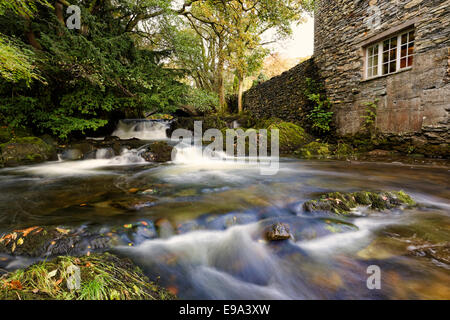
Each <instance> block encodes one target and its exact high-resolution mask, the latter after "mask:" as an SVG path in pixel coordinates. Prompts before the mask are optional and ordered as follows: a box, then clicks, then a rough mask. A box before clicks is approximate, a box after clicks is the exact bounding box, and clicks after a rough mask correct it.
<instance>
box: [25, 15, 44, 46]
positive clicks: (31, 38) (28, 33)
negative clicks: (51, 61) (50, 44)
mask: <svg viewBox="0 0 450 320" xmlns="http://www.w3.org/2000/svg"><path fill="white" fill-rule="evenodd" d="M25 19H26V20H27V22H26V28H27V29H26V31H25V35H26V37H27V39H28V43H29V44H30V45H32V46H33V48H35V49H36V50H42V46H41V45H40V43H39V42H38V41H37V40H36V36H35V35H34V32H33V30H32V29H31V18H30V17H26V18H25Z"/></svg>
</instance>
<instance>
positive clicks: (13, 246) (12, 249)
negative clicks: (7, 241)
mask: <svg viewBox="0 0 450 320" xmlns="http://www.w3.org/2000/svg"><path fill="white" fill-rule="evenodd" d="M14 251H16V243H15V242H13V244H12V247H11V252H12V253H13V252H14Z"/></svg>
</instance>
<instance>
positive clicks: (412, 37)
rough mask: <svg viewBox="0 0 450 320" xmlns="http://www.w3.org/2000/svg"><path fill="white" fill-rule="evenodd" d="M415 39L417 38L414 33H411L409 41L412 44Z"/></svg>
mask: <svg viewBox="0 0 450 320" xmlns="http://www.w3.org/2000/svg"><path fill="white" fill-rule="evenodd" d="M414 37H415V35H414V31H411V32H410V33H409V41H410V42H411V41H414Z"/></svg>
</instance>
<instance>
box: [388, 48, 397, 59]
mask: <svg viewBox="0 0 450 320" xmlns="http://www.w3.org/2000/svg"><path fill="white" fill-rule="evenodd" d="M396 58H397V50H395V49H393V50H391V51H390V54H389V60H391V61H392V60H395V59H396Z"/></svg>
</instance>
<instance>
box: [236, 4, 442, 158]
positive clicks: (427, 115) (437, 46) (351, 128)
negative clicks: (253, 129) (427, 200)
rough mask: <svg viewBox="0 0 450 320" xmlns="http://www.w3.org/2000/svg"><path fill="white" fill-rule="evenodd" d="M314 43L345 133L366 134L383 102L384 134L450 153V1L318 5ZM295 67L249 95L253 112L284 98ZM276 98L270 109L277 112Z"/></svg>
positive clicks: (341, 131)
mask: <svg viewBox="0 0 450 320" xmlns="http://www.w3.org/2000/svg"><path fill="white" fill-rule="evenodd" d="M314 46H315V49H314V56H313V58H312V60H313V63H314V64H315V66H316V67H317V70H318V76H319V77H320V78H321V79H322V80H323V82H324V85H325V88H326V92H327V95H328V97H329V98H330V99H331V101H332V102H333V108H334V110H333V111H334V114H335V122H336V126H337V133H338V134H339V135H341V136H344V135H354V134H356V133H358V132H361V131H362V130H363V128H364V121H365V120H364V115H365V114H366V111H365V110H366V108H367V106H366V104H367V103H376V104H377V116H376V127H377V129H378V130H379V131H380V132H381V133H383V134H384V135H386V136H388V137H392V138H394V137H395V139H399V140H400V142H402V143H405V142H406V143H408V144H410V145H411V146H412V147H413V148H417V150H422V149H423V150H427V153H430V152H431V153H432V152H436V153H437V154H444V155H448V151H449V142H450V141H449V122H448V121H449V120H448V114H449V111H450V0H409V1H408V0H370V1H369V0H317V8H316V13H315V40H314ZM308 63H311V61H309V62H308ZM296 68H297V70H298V69H299V68H298V67H296ZM294 69H295V68H294ZM294 69H292V70H289V71H288V72H287V73H286V74H284V75H282V76H280V77H276V78H273V79H272V80H269V83H265V87H264V88H263V87H262V86H260V87H257V88H254V89H252V90H250V91H249V92H247V93H246V96H245V98H246V100H245V104H246V107H248V109H252V108H255V106H258V108H259V106H260V105H261V103H260V102H262V101H261V99H262V97H264V96H266V97H267V96H269V97H270V96H277V95H279V94H278V93H277V92H280V91H283V90H280V89H279V87H280V82H282V81H283V79H282V78H288V79H289V78H291V77H292V76H294V74H293V73H294V72H295V70H294ZM294 77H295V78H301V76H299V75H298V74H297V75H295V76H294ZM270 82H272V84H274V85H275V87H277V89H275V90H276V92H273V93H271V92H270V90H269V89H268V88H269V87H270ZM286 85H287V84H286ZM291 85H292V84H291ZM296 87H298V86H295V85H294V87H293V88H291V89H285V90H284V91H283V93H286V90H288V91H289V90H291V91H295V90H297V89H296ZM268 90H269V91H268ZM288 93H289V92H288ZM272 100H273V99H271V101H269V102H268V103H267V101H266V102H265V104H266V106H265V107H266V108H269V109H276V108H277V106H275V105H274V104H273V103H272ZM278 100H279V99H278ZM271 103H272V105H271ZM277 103H278V104H279V102H275V104H277ZM286 104H288V105H289V106H290V107H291V108H294V109H295V108H297V106H298V105H300V104H299V103H296V101H295V100H294V101H289V102H288V101H286ZM430 147H431V148H430Z"/></svg>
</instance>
